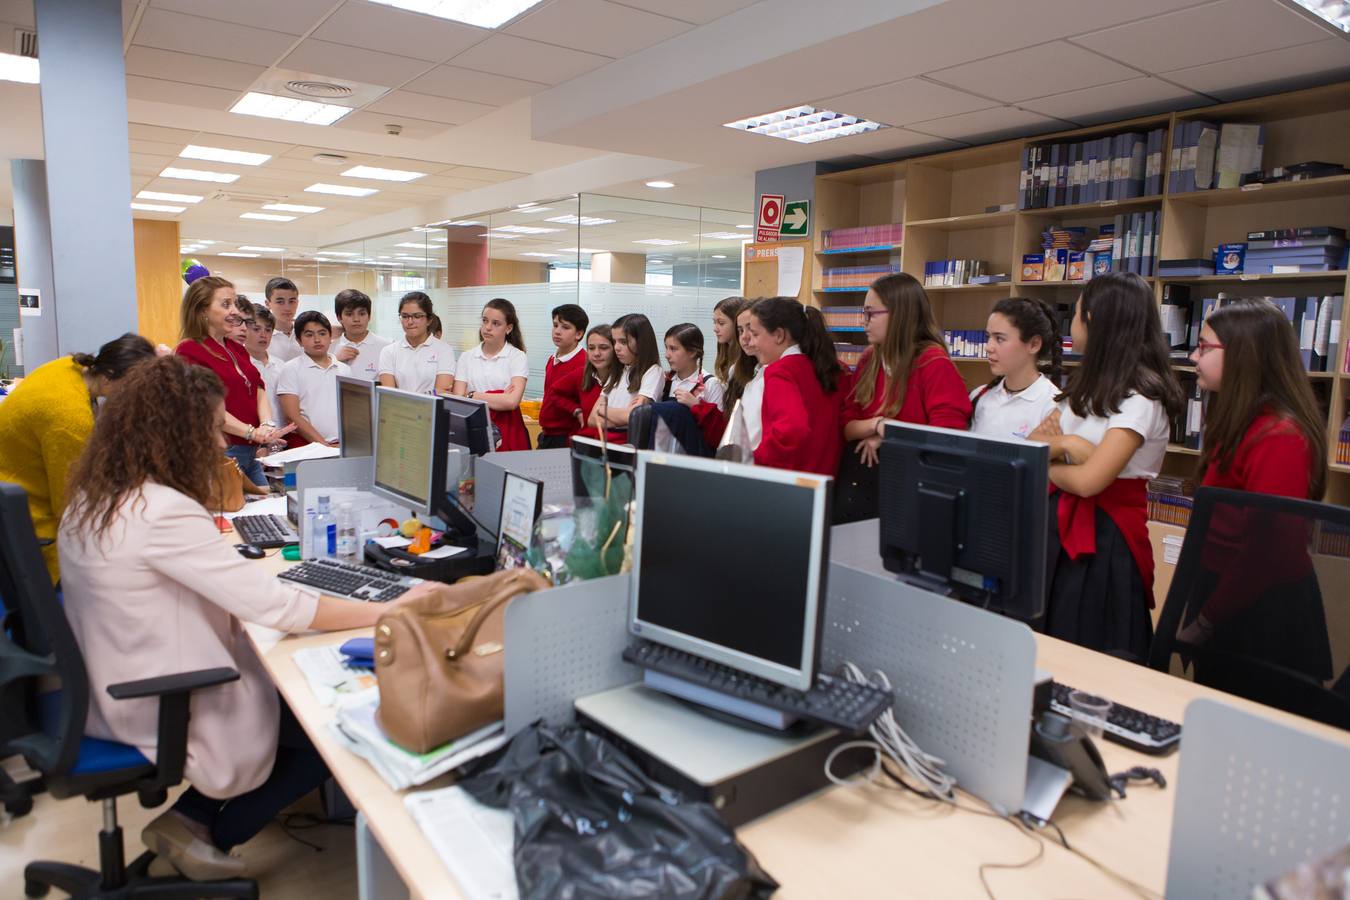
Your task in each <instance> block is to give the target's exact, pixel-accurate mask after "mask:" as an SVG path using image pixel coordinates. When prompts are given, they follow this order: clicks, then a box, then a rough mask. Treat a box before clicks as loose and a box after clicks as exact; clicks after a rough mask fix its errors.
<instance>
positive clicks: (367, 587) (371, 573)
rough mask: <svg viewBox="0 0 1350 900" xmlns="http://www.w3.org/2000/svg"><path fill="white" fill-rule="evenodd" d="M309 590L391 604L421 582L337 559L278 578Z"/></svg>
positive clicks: (291, 570) (314, 561)
mask: <svg viewBox="0 0 1350 900" xmlns="http://www.w3.org/2000/svg"><path fill="white" fill-rule="evenodd" d="M277 577H278V578H283V579H285V580H286V581H294V582H295V583H296V584H303V585H305V586H306V587H312V588H317V589H318V590H320V591H323V592H324V593H325V594H332V595H333V596H336V597H350V598H351V599H353V600H368V601H370V602H373V603H387V602H388V601H390V600H396V599H398V598H399V597H401V596H402V595H403V594H405V593H406V592H407V591H408V589H409V588H411V587H412V586H413V585H415V584H418V583H420V581H421V579H418V578H407V577H404V576H400V575H395V574H393V573H392V572H385V571H383V570H381V569H375V568H372V567H370V566H361V565H355V564H352V563H344V562H339V561H338V560H335V559H311V560H308V561H306V562H302V563H300V564H299V565H295V566H291V567H290V568H289V569H286V570H285V571H284V572H281V573H279V574H278V575H277Z"/></svg>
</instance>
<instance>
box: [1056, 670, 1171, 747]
mask: <svg viewBox="0 0 1350 900" xmlns="http://www.w3.org/2000/svg"><path fill="white" fill-rule="evenodd" d="M1075 690H1077V688H1072V687H1069V686H1068V685H1064V684H1060V683H1059V682H1058V681H1052V682H1050V708H1051V709H1053V710H1054V711H1055V712H1057V713H1059V714H1060V715H1062V716H1068V717H1069V718H1070V719H1084V718H1085V717H1084V716H1082V715H1081V714H1080V713H1078V712H1077V711H1075V710H1074V709H1073V708H1072V707H1071V706H1070V705H1069V694H1070V693H1072V692H1073V691H1075ZM1111 704H1112V705H1111V712H1110V713H1108V714H1107V716H1106V723H1105V725H1103V726H1102V737H1104V738H1106V739H1107V740H1108V741H1114V742H1116V743H1117V744H1121V745H1123V746H1126V747H1129V748H1130V749H1131V750H1138V751H1140V752H1141V753H1151V754H1153V755H1154V756H1161V755H1163V754H1165V753H1171V752H1172V751H1173V750H1175V749H1176V748H1177V747H1179V746H1181V726H1180V725H1178V724H1177V723H1176V722H1170V721H1168V720H1167V719H1160V718H1158V717H1157V716H1150V715H1149V714H1148V713H1144V712H1140V711H1139V710H1137V709H1132V708H1130V707H1128V706H1122V705H1121V704H1119V703H1116V702H1115V701H1114V700H1112V701H1111ZM1088 721H1091V720H1088Z"/></svg>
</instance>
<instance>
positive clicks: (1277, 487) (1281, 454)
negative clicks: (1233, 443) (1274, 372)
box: [1200, 412, 1312, 500]
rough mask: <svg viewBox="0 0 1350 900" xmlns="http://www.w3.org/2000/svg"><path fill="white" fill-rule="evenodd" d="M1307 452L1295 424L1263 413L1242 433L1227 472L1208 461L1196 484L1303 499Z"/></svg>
mask: <svg viewBox="0 0 1350 900" xmlns="http://www.w3.org/2000/svg"><path fill="white" fill-rule="evenodd" d="M1311 454H1312V449H1311V448H1310V447H1309V446H1308V441H1307V440H1306V439H1305V438H1304V437H1303V432H1302V431H1300V430H1299V428H1298V425H1296V424H1295V423H1294V422H1293V421H1292V420H1290V419H1285V418H1282V417H1280V416H1277V415H1275V414H1274V413H1270V412H1267V413H1263V414H1262V415H1259V416H1257V417H1256V419H1254V420H1253V421H1252V424H1251V426H1250V427H1249V428H1248V429H1247V433H1246V434H1245V435H1243V437H1242V443H1241V444H1239V445H1238V448H1237V452H1236V453H1234V454H1233V462H1232V464H1231V465H1230V466H1229V467H1228V469H1227V471H1220V470H1219V466H1218V464H1217V463H1210V465H1209V468H1207V469H1205V475H1204V477H1203V478H1202V479H1201V480H1200V484H1201V485H1202V486H1204V487H1219V488H1232V489H1233V490H1237V491H1251V492H1253V493H1257V494H1278V495H1280V496H1282V497H1297V498H1299V499H1300V500H1306V499H1308V472H1309V470H1310V469H1311V468H1312V456H1311Z"/></svg>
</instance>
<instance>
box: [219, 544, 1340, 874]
mask: <svg viewBox="0 0 1350 900" xmlns="http://www.w3.org/2000/svg"><path fill="white" fill-rule="evenodd" d="M224 539H226V540H230V541H231V542H232V543H233V540H234V539H233V536H232V535H226V536H225V538H224ZM258 565H264V566H269V567H272V568H274V569H276V570H278V571H279V570H280V569H282V568H284V567H286V566H287V565H290V564H289V563H286V562H284V561H283V560H282V559H281V558H280V555H279V554H274V555H272V556H269V557H268V558H267V559H265V560H260V561H259V562H258ZM249 633H250V636H251V637H252V639H253V641H254V643H255V646H257V647H258V650H259V653H260V655H261V656H262V659H263V663H264V665H265V666H266V668H267V671H268V672H269V674H270V675H271V676H272V678H273V679H274V680H275V682H276V684H277V687H278V689H279V690H280V691H281V693H282V695H283V696H285V698H286V700H287V702H289V703H290V705H291V708H292V709H293V710H294V711H295V715H296V718H297V719H298V720H299V721H300V724H301V725H302V726H303V727H304V728H305V731H306V732H307V733H308V734H309V736H310V738H311V739H312V740H313V741H314V743H315V746H316V747H317V748H318V750H319V752H320V753H321V754H322V755H323V757H324V759H325V760H326V761H327V763H328V765H329V767H330V768H331V769H332V771H333V775H334V777H336V779H337V781H338V783H339V784H341V786H342V789H343V790H344V791H345V792H346V794H347V796H348V798H350V800H351V801H352V803H353V804H354V805H355V806H356V807H357V809H358V810H360V811H361V812H362V813H363V814H364V816H365V818H366V820H367V823H368V826H369V828H370V830H371V831H372V832H373V833H374V835H375V837H376V838H377V839H378V841H379V843H380V844H381V845H382V847H383V848H384V850H385V853H386V854H387V856H388V858H389V860H390V861H391V862H392V864H393V865H394V867H395V868H396V869H397V871H398V873H399V875H400V877H401V878H402V879H403V881H404V883H405V884H407V885H408V886H409V888H410V890H411V891H412V894H413V896H416V897H422V898H426V900H433V898H434V900H441V898H453V897H460V896H462V895H461V893H460V892H459V890H458V888H457V887H456V885H455V883H454V880H453V879H452V878H451V876H450V874H449V873H448V872H447V871H446V869H445V867H444V866H443V865H442V864H441V861H440V859H439V857H437V855H436V853H435V851H434V850H433V849H432V848H431V845H430V844H429V843H428V842H427V841H426V839H425V838H424V837H423V836H422V833H421V831H420V830H419V829H418V827H417V825H416V823H414V821H413V819H412V817H411V816H409V815H408V813H407V812H406V811H405V809H404V807H403V802H402V793H401V792H396V791H393V790H391V789H390V788H389V787H388V786H387V785H386V784H385V783H384V781H383V780H382V779H381V778H380V777H379V776H378V775H377V774H376V773H375V771H374V770H373V769H372V768H371V767H370V766H369V765H367V764H366V762H365V761H364V760H362V759H360V758H359V757H357V756H355V755H353V754H351V753H349V752H348V751H347V750H345V749H343V748H342V747H340V746H339V745H338V744H337V743H336V741H335V740H334V739H333V737H332V736H331V735H330V734H329V730H328V723H329V722H330V721H331V720H332V719H333V710H331V709H327V708H324V707H321V706H320V705H319V704H318V703H317V702H316V701H315V699H314V695H313V693H312V692H311V691H310V689H309V685H308V684H307V683H306V681H305V679H304V676H303V675H301V673H300V671H299V669H298V668H297V667H296V665H295V663H294V662H293V660H292V659H291V656H292V655H293V654H294V653H295V652H296V651H297V650H300V649H302V648H304V647H313V646H321V645H326V644H334V643H341V642H342V641H345V640H347V639H348V638H350V637H355V636H359V635H360V634H361V632H342V633H328V634H307V635H297V636H291V637H285V638H282V639H280V640H278V635H276V633H275V632H268V631H266V630H262V629H252V628H251V629H250V631H249ZM1036 662H1037V665H1038V666H1039V667H1040V668H1042V669H1046V670H1048V671H1050V672H1052V673H1054V676H1055V678H1056V680H1058V681H1060V682H1062V683H1065V684H1069V685H1072V686H1074V687H1076V688H1083V689H1086V690H1090V691H1094V692H1097V693H1101V694H1103V695H1105V696H1107V697H1111V698H1112V699H1115V700H1117V701H1119V702H1122V703H1126V704H1128V705H1130V706H1134V707H1136V708H1139V709H1143V710H1145V711H1147V712H1150V713H1154V714H1156V715H1161V716H1165V717H1166V718H1169V719H1173V720H1175V721H1178V722H1179V721H1181V720H1182V718H1183V716H1184V714H1185V709H1186V705H1187V704H1188V703H1189V702H1190V701H1191V700H1194V699H1196V698H1198V697H1206V696H1208V697H1218V698H1221V699H1224V700H1225V701H1226V702H1230V703H1233V704H1235V705H1239V706H1244V707H1247V708H1250V709H1258V710H1262V711H1263V712H1264V713H1266V714H1268V715H1270V716H1271V717H1273V718H1277V719H1280V720H1282V721H1286V722H1291V723H1295V724H1296V725H1297V726H1298V727H1302V728H1305V729H1306V730H1310V731H1314V732H1317V733H1319V734H1323V735H1325V736H1329V737H1330V738H1331V739H1332V740H1336V741H1338V742H1342V743H1345V744H1347V745H1350V735H1347V734H1345V733H1344V732H1340V731H1337V730H1335V729H1332V728H1326V727H1323V726H1320V725H1316V724H1314V723H1310V722H1307V721H1306V720H1303V719H1298V718H1296V717H1293V716H1288V715H1285V714H1283V713H1280V712H1277V711H1274V710H1269V709H1267V708H1265V707H1259V706H1257V705H1256V704H1251V703H1247V702H1246V701H1242V700H1238V699H1236V698H1232V697H1228V696H1227V695H1224V694H1220V693H1219V692H1217V691H1213V690H1210V689H1208V688H1203V687H1198V686H1196V685H1193V684H1191V683H1190V682H1187V681H1182V680H1180V679H1176V678H1172V677H1170V676H1167V675H1164V674H1162V673H1159V672H1155V671H1153V670H1151V669H1145V668H1142V667H1140V666H1135V665H1131V664H1129V663H1125V662H1122V661H1120V660H1117V659H1114V658H1112V657H1108V656H1104V655H1102V654H1099V653H1094V652H1092V651H1090V650H1084V649H1083V648H1081V647H1076V646H1074V645H1072V644H1067V643H1065V642H1063V641H1059V640H1056V639H1054V638H1049V637H1044V636H1041V635H1038V636H1037V659H1036ZM1098 746H1099V747H1100V748H1101V751H1102V755H1103V757H1104V758H1105V761H1106V766H1107V769H1108V770H1109V771H1111V772H1112V773H1115V772H1119V771H1123V770H1125V769H1128V768H1130V767H1131V766H1136V765H1145V766H1153V767H1156V768H1158V769H1159V770H1161V771H1162V773H1163V774H1164V776H1165V777H1166V778H1167V780H1168V787H1167V788H1166V789H1165V790H1159V789H1158V788H1156V787H1154V786H1153V784H1152V783H1151V782H1145V783H1137V784H1131V785H1130V786H1129V788H1128V794H1129V796H1128V798H1127V799H1126V800H1123V801H1116V802H1113V803H1110V804H1097V803H1090V802H1088V801H1085V800H1082V799H1080V798H1077V797H1068V798H1065V800H1064V801H1063V802H1061V804H1060V806H1059V809H1058V810H1057V814H1056V819H1055V821H1056V822H1057V824H1059V825H1060V827H1061V828H1063V830H1064V833H1065V835H1066V836H1067V838H1068V841H1069V843H1070V845H1071V846H1073V847H1074V848H1075V849H1080V850H1082V851H1084V852H1086V853H1087V854H1089V855H1091V856H1092V857H1094V858H1095V859H1097V860H1099V861H1100V862H1101V863H1103V864H1104V865H1106V866H1109V867H1110V868H1112V869H1114V870H1116V871H1118V872H1120V873H1122V874H1124V875H1126V876H1128V877H1129V878H1131V879H1133V880H1134V881H1136V882H1138V883H1140V884H1142V885H1143V886H1145V887H1146V888H1148V889H1150V890H1152V891H1154V892H1155V893H1158V894H1161V892H1162V888H1163V884H1164V883H1165V880H1166V872H1167V853H1168V843H1169V840H1170V835H1171V824H1172V805H1173V802H1174V800H1175V797H1176V790H1175V782H1176V773H1177V760H1178V755H1177V754H1175V753H1174V754H1172V755H1170V756H1166V757H1162V758H1157V757H1150V756H1147V755H1144V754H1141V753H1135V752H1133V751H1130V750H1127V749H1125V748H1123V747H1121V746H1119V745H1117V744H1112V743H1107V742H1099V744H1098ZM446 783H448V782H447V779H445V778H442V779H439V780H438V781H436V782H433V783H432V785H431V786H441V785H443V784H446ZM960 802H961V805H962V806H963V807H966V808H968V809H976V810H980V811H987V810H986V809H985V807H984V806H983V804H981V803H980V802H979V801H978V800H976V799H974V798H973V797H970V796H967V795H962V797H961V801H960ZM1044 834H1045V836H1046V837H1047V838H1048V840H1047V841H1045V842H1044V856H1043V858H1042V859H1041V860H1040V861H1039V862H1037V863H1035V864H1034V865H1032V866H1030V867H1028V868H1026V869H1022V870H1017V871H1004V870H998V869H991V870H988V871H987V873H986V878H987V879H988V881H989V884H990V886H991V887H992V889H993V891H994V894H995V896H997V897H998V898H1000V900H1008V898H1014V897H1026V898H1032V897H1035V898H1042V897H1051V896H1054V897H1069V896H1073V897H1101V898H1110V897H1134V896H1137V895H1136V894H1135V893H1134V892H1132V891H1130V890H1129V889H1128V888H1126V887H1124V886H1122V885H1120V884H1118V883H1117V882H1116V881H1114V880H1113V879H1111V878H1110V877H1109V876H1107V875H1105V874H1103V873H1101V872H1099V871H1098V870H1097V869H1095V868H1094V867H1093V866H1092V865H1091V864H1090V863H1088V862H1087V861H1085V860H1083V859H1081V858H1079V857H1077V856H1075V855H1073V854H1071V853H1069V852H1068V851H1066V850H1064V849H1063V848H1062V847H1060V846H1059V845H1058V844H1057V843H1054V841H1055V838H1054V837H1053V831H1052V830H1048V829H1047V830H1046V831H1045V832H1044ZM738 835H739V837H740V838H741V840H742V841H743V842H744V843H745V845H746V846H747V847H748V848H749V849H750V850H751V851H753V852H754V853H755V855H756V856H757V857H758V858H759V861H760V862H761V863H762V864H763V865H764V867H765V869H766V870H767V871H768V872H769V873H770V874H772V875H773V876H774V878H776V879H777V880H778V881H779V882H780V883H781V884H782V885H783V890H782V891H781V892H780V894H779V896H782V897H785V898H816V897H825V896H835V897H881V896H895V895H898V894H899V893H901V892H902V891H903V892H905V893H908V894H911V895H915V896H942V897H984V896H985V893H984V889H983V888H982V887H981V884H980V879H979V875H978V868H979V866H980V865H981V864H985V863H1005V864H1006V863H1014V864H1015V863H1018V862H1021V861H1023V860H1026V859H1030V858H1031V857H1032V856H1033V855H1035V853H1036V851H1037V847H1036V842H1035V841H1034V840H1033V839H1032V838H1030V837H1029V836H1028V835H1027V834H1026V833H1025V832H1022V833H1019V830H1018V829H1017V828H1015V827H1014V826H1013V825H1011V824H1009V823H1008V822H1006V821H1002V820H999V819H996V818H992V817H989V816H982V815H977V814H975V813H973V812H969V811H966V810H965V809H962V810H958V809H953V808H951V807H950V806H948V805H946V804H942V803H937V802H934V801H930V800H924V799H921V798H919V797H917V796H915V795H913V794H909V793H907V792H902V791H898V790H886V789H883V788H879V787H873V786H866V787H859V788H831V789H828V790H825V791H822V792H820V793H819V794H816V795H814V796H812V797H808V798H806V799H804V800H802V801H799V802H798V803H795V804H793V805H791V806H788V807H785V808H783V809H780V810H778V811H777V812H774V813H771V814H770V815H767V816H764V817H763V818H760V819H758V820H756V821H754V822H752V823H750V824H749V825H746V826H744V827H742V828H741V829H740V830H739V832H738Z"/></svg>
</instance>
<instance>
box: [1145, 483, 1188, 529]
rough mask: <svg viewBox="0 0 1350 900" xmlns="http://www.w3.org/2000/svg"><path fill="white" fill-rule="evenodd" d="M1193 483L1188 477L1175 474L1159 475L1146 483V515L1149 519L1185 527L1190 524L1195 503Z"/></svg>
mask: <svg viewBox="0 0 1350 900" xmlns="http://www.w3.org/2000/svg"><path fill="white" fill-rule="evenodd" d="M1194 493H1195V484H1194V482H1192V481H1191V480H1190V479H1187V478H1178V477H1177V476H1175V475H1159V476H1158V477H1157V478H1154V479H1152V480H1151V481H1149V483H1148V517H1149V520H1150V521H1153V522H1162V523H1164V524H1167V525H1179V526H1181V527H1182V528H1185V527H1186V526H1187V525H1189V524H1191V509H1192V507H1193V505H1194V503H1195V500H1194V497H1193V495H1194Z"/></svg>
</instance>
